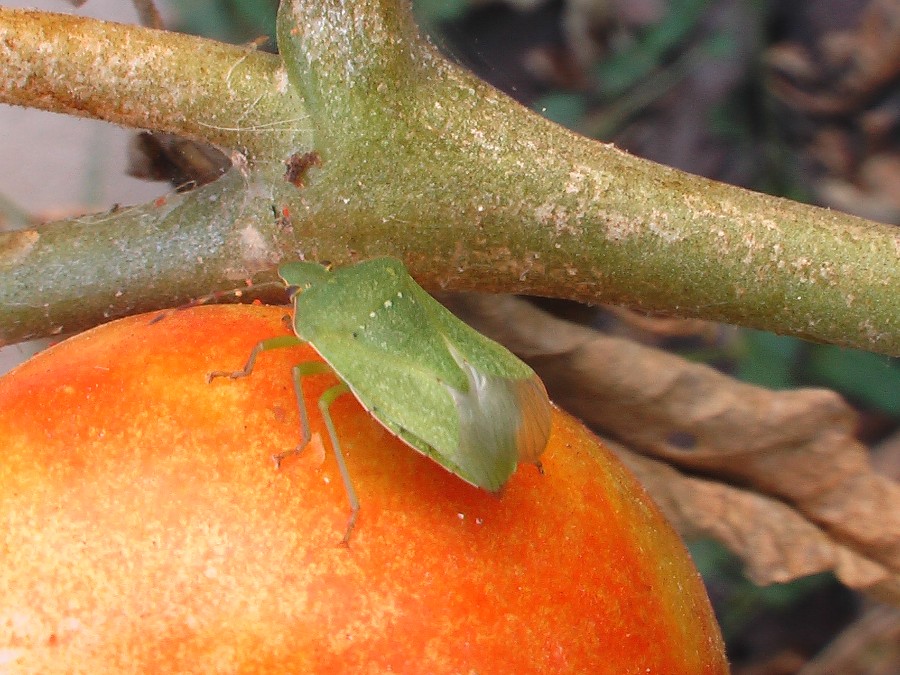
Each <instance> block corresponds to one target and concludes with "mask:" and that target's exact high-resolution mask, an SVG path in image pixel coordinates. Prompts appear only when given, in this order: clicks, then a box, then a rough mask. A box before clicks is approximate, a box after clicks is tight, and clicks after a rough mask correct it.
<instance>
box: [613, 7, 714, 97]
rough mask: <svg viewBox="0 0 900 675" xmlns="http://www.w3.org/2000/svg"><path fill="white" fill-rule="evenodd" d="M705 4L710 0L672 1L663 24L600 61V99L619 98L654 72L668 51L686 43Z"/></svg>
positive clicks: (650, 29) (657, 25)
mask: <svg viewBox="0 0 900 675" xmlns="http://www.w3.org/2000/svg"><path fill="white" fill-rule="evenodd" d="M708 4H709V0H672V2H670V3H669V5H670V6H669V13H668V14H666V16H665V18H664V19H663V20H662V21H660V22H659V23H658V24H656V25H655V26H653V27H652V28H649V29H648V30H647V32H645V33H644V34H643V35H642V36H641V37H640V38H638V39H637V40H636V41H635V43H634V44H632V45H631V46H630V47H628V48H627V49H624V50H623V51H620V52H618V53H617V54H614V55H612V56H611V57H610V58H608V59H605V60H604V61H602V62H601V63H600V64H599V65H598V66H597V69H596V71H595V74H596V76H597V78H598V79H599V81H600V83H601V84H600V93H601V95H602V96H603V98H604V99H605V100H615V99H616V98H618V97H620V96H621V95H622V94H623V93H624V92H625V91H627V90H628V89H630V88H631V87H633V86H634V85H635V84H637V83H638V82H640V81H641V80H644V79H645V78H646V77H647V76H648V75H649V74H650V73H651V72H652V71H653V70H655V69H656V67H657V66H658V65H659V64H660V63H661V62H662V61H663V60H664V57H665V55H666V53H667V52H669V51H670V50H672V49H675V48H677V47H678V46H679V45H683V44H685V43H686V42H687V36H688V35H689V34H690V32H691V31H693V30H694V28H695V27H696V25H697V22H698V21H699V20H700V18H701V17H702V16H703V12H704V11H705V9H706V6H707V5H708Z"/></svg>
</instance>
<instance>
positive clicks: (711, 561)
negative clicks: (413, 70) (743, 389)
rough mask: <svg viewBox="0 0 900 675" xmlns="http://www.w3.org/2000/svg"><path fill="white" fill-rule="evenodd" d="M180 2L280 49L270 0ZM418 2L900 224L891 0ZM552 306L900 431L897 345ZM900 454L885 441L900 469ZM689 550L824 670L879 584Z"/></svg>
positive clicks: (553, 100)
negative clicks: (753, 577) (892, 352)
mask: <svg viewBox="0 0 900 675" xmlns="http://www.w3.org/2000/svg"><path fill="white" fill-rule="evenodd" d="M167 4H168V9H170V10H174V15H175V16H176V17H177V18H176V19H175V20H174V25H170V28H174V29H177V30H183V31H186V32H191V33H197V34H202V35H207V36H210V37H215V38H218V39H222V40H226V41H230V42H249V41H252V40H255V39H257V38H259V37H260V36H268V37H269V40H268V42H267V43H266V44H265V45H263V47H262V48H263V49H274V44H275V43H274V37H273V33H274V15H275V8H276V6H277V2H276V0H190V1H188V0H173V1H171V2H169V3H167ZM415 6H416V12H417V15H418V17H419V20H420V22H421V23H422V25H423V26H424V27H425V28H426V30H427V31H428V32H429V34H430V35H431V36H432V38H433V39H434V40H435V42H436V43H437V44H438V45H439V46H440V47H441V48H442V49H443V50H444V51H445V52H446V53H448V54H449V55H450V56H451V57H452V58H454V59H456V60H457V61H459V62H460V63H462V64H463V65H465V66H467V67H469V68H471V69H472V70H474V71H475V72H476V73H478V74H479V75H480V76H481V77H483V78H484V79H486V80H488V81H489V82H491V83H492V84H494V85H495V86H496V87H498V88H499V89H501V90H503V91H505V92H506V93H508V94H509V95H511V96H513V97H514V98H516V99H517V100H519V101H520V102H521V103H523V104H524V105H526V106H529V107H530V108H532V109H534V110H535V111H537V112H539V113H540V114H542V115H545V116H546V117H549V118H550V119H553V120H555V121H557V122H559V123H560V124H564V125H566V126H568V127H570V128H572V129H574V130H576V131H579V132H581V133H583V134H585V135H586V136H590V137H593V138H598V139H601V140H604V141H608V142H613V143H615V144H616V145H618V146H620V147H622V148H624V149H626V150H628V151H629V152H631V153H633V154H636V155H640V156H643V157H646V158H649V159H652V160H654V161H658V162H661V163H663V164H667V165H669V166H674V167H678V168H681V169H684V170H686V171H690V172H692V173H696V174H700V175H704V176H707V177H709V178H714V179H717V180H722V181H726V182H729V183H733V184H737V185H742V186H745V187H748V188H751V189H755V190H760V191H765V192H769V193H772V194H777V195H781V196H785V197H788V198H791V199H795V200H800V201H807V202H811V203H817V204H820V205H823V206H828V207H832V208H837V209H842V210H845V211H849V212H853V213H857V214H858V215H862V216H864V217H867V218H871V219H874V220H879V221H882V222H886V223H893V224H900V153H898V140H900V65H898V62H897V61H896V56H897V53H898V51H897V49H896V41H897V40H898V39H900V37H898V36H897V35H896V31H894V32H893V33H892V32H890V31H889V30H886V29H885V26H890V25H897V24H900V6H898V4H897V3H896V2H891V1H887V2H885V1H883V0H819V1H816V2H813V1H812V0H807V1H805V2H796V3H780V2H775V1H774V0H743V1H740V0H668V1H667V0H507V1H505V2H501V1H499V0H498V1H494V2H491V1H489V0H481V1H478V0H417V1H416V2H415ZM892 61H893V63H892ZM553 304H554V306H555V307H556V309H557V310H558V311H560V312H562V313H565V314H566V315H567V316H568V317H569V318H571V316H572V315H577V316H578V317H579V318H580V320H582V321H583V322H585V323H588V324H590V325H593V326H596V327H600V328H603V329H605V330H612V331H613V332H617V333H619V334H622V333H625V334H628V335H629V336H631V337H633V338H635V339H639V340H641V341H643V342H645V343H651V344H655V345H656V346H659V347H662V348H668V349H673V350H675V351H678V352H679V353H681V354H683V355H685V356H687V357H688V358H692V359H697V360H702V361H705V362H707V363H710V364H711V365H714V366H715V367H717V368H719V369H721V370H724V371H725V372H728V373H730V374H732V375H734V376H735V377H737V378H740V379H743V380H745V381H748V382H752V383H755V384H759V385H762V386H765V387H769V388H773V389H786V388H796V387H804V386H824V387H829V388H832V389H835V390H836V391H838V392H840V393H841V394H843V395H844V396H845V397H846V398H847V399H848V400H849V401H850V402H851V403H853V404H854V405H855V406H856V407H857V408H858V410H859V413H860V424H859V436H860V438H862V439H863V440H864V441H866V442H867V443H870V444H873V445H876V444H878V442H879V441H882V440H883V439H886V438H888V437H890V436H891V435H892V434H897V433H898V424H900V363H898V360H896V359H889V358H885V357H881V356H877V355H873V354H869V353H864V352H857V351H852V350H846V349H840V348H837V347H833V346H825V345H816V344H811V343H807V342H803V341H800V340H796V339H793V338H785V337H780V336H776V335H772V334H768V333H762V332H759V331H752V330H741V329H734V328H733V327H727V326H715V327H712V328H711V327H710V326H708V325H706V326H703V327H701V328H696V329H684V327H682V328H681V329H679V330H676V331H669V330H647V328H646V326H643V325H635V324H630V323H629V322H628V321H625V322H624V324H623V322H622V321H621V318H620V316H621V315H620V314H614V315H611V314H610V313H609V312H608V311H607V310H605V309H603V308H597V309H591V310H585V309H584V308H573V307H568V306H565V305H562V304H560V303H553ZM667 325H668V324H667ZM692 325H694V324H692ZM896 445H897V444H896V443H895V444H894V446H896ZM894 455H895V456H894V457H893V458H882V459H883V463H884V464H885V465H886V466H888V467H893V469H892V470H893V472H894V477H895V478H897V473H896V472H897V470H898V462H897V458H896V451H894ZM876 459H878V458H876ZM889 470H891V469H889ZM691 550H692V553H693V555H694V557H695V559H696V561H697V563H698V566H699V567H700V568H701V571H702V572H703V573H704V577H705V579H706V581H707V585H708V588H709V590H710V594H711V597H712V598H713V601H714V604H715V606H716V610H717V612H718V615H719V618H720V621H721V623H722V627H723V631H724V633H725V636H726V639H727V642H728V648H729V655H730V658H731V659H732V662H733V664H734V669H735V672H736V673H793V672H801V671H802V672H803V673H807V672H809V673H812V672H820V671H818V670H815V668H816V666H815V664H814V663H813V661H812V660H814V656H815V655H816V654H817V653H818V652H820V651H821V650H822V649H823V648H825V647H826V646H827V645H828V644H829V642H830V641H832V640H833V639H834V637H835V636H836V635H837V634H838V633H839V631H841V629H843V628H845V627H846V626H848V625H850V624H851V623H852V622H853V621H854V620H855V619H856V618H857V617H858V616H859V615H860V614H861V613H862V611H863V609H864V604H865V601H863V600H862V599H861V598H859V597H857V596H856V595H855V594H854V593H853V592H852V591H849V590H847V589H846V588H845V587H843V586H842V585H841V584H839V583H838V582H837V581H835V579H834V578H833V577H832V576H831V575H827V574H826V575H818V576H814V577H808V578H805V579H802V580H799V581H796V582H793V583H790V584H781V585H774V586H770V587H767V588H759V587H756V586H754V585H753V584H751V583H750V582H749V581H747V580H746V579H745V578H743V577H742V575H741V574H740V564H739V562H738V561H736V560H735V559H734V558H733V557H731V556H730V555H729V554H728V553H727V552H726V551H725V550H724V549H723V548H722V547H721V546H719V545H718V544H716V543H714V542H705V541H704V542H694V543H692V544H691ZM894 654H895V655H897V654H896V650H895V652H894ZM892 662H893V657H892V656H891V655H888V656H887V660H885V659H884V658H882V659H881V660H880V661H878V660H876V661H875V662H873V663H874V664H875V665H872V666H871V669H869V670H866V669H858V670H857V669H854V670H852V672H860V673H862V672H871V673H877V672H885V673H887V672H900V664H897V663H896V662H893V665H890V664H891V663H892ZM886 663H887V664H889V665H887V669H885V665H884V664H886ZM879 664H880V665H879ZM894 666H896V667H897V668H898V670H897V671H894V670H892V668H893V667H894Z"/></svg>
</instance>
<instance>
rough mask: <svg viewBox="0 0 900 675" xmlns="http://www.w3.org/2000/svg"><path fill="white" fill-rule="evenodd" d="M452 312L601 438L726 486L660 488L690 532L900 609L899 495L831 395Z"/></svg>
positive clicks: (656, 484) (546, 320) (538, 324)
mask: <svg viewBox="0 0 900 675" xmlns="http://www.w3.org/2000/svg"><path fill="white" fill-rule="evenodd" d="M448 304H450V305H451V307H452V308H453V309H454V310H457V311H460V313H461V314H462V315H463V316H464V318H466V319H467V320H469V321H471V322H473V323H474V325H476V327H478V328H479V330H482V331H483V332H485V333H486V334H488V335H490V336H492V337H494V338H495V339H498V340H499V341H501V342H503V343H504V344H507V345H508V346H509V347H510V348H511V349H512V350H513V351H515V352H516V353H518V354H520V355H521V356H522V357H523V358H525V359H526V360H527V361H529V362H530V363H531V364H532V365H533V366H534V367H535V369H536V370H537V371H538V372H539V373H540V375H541V377H542V378H543V379H544V381H545V383H546V384H547V387H548V390H550V392H551V396H552V397H553V398H554V400H555V401H556V402H557V403H558V404H560V405H561V406H563V407H564V408H566V409H567V410H569V411H570V412H572V413H574V414H575V415H578V416H579V417H581V419H583V420H584V421H585V422H587V423H588V424H590V425H592V426H593V427H595V428H596V429H598V430H600V432H601V433H603V434H606V435H608V436H611V437H613V438H615V439H617V440H619V441H621V442H622V443H624V444H625V445H627V446H628V447H629V448H631V449H633V450H636V451H638V452H640V453H642V454H644V455H648V456H652V457H655V458H657V459H660V460H663V461H664V462H665V463H667V464H670V465H672V467H678V468H679V469H680V470H682V471H689V472H691V473H693V474H697V475H703V476H705V477H714V478H715V479H717V480H718V481H719V482H718V483H715V482H712V481H710V480H700V479H699V478H688V477H683V478H684V481H688V482H687V483H685V482H683V481H676V480H675V476H676V475H680V474H676V473H672V474H666V475H664V477H663V478H662V479H659V480H653V481H650V482H651V484H652V485H653V487H652V488H651V490H652V492H653V494H654V496H655V497H656V499H657V501H659V502H660V503H661V504H664V505H666V504H667V505H669V506H668V507H667V510H668V511H669V512H670V514H669V515H670V516H671V517H672V518H673V520H675V521H676V523H679V525H680V527H681V528H682V529H683V530H684V531H686V532H703V533H707V534H711V535H714V536H715V537H716V538H717V539H720V540H722V541H723V542H725V543H726V544H727V545H729V546H730V547H731V548H732V549H733V550H735V551H736V552H737V553H739V554H740V555H741V556H742V557H743V559H744V560H745V561H746V563H747V565H748V570H749V573H750V574H751V575H752V576H753V577H754V578H756V579H758V580H766V581H776V580H779V581H784V580H786V579H789V578H794V577H797V576H802V575H805V574H810V573H812V572H813V571H822V570H823V569H833V570H834V571H835V572H836V573H837V574H838V576H840V578H841V579H843V580H844V582H845V583H847V584H848V585H850V586H854V587H857V588H866V589H869V590H871V591H874V592H877V593H878V594H880V595H883V596H888V597H891V598H893V599H894V600H895V601H898V602H900V577H898V573H900V485H898V484H897V483H896V482H894V481H892V480H890V479H889V478H887V477H886V476H881V475H878V474H877V473H875V472H874V471H873V470H872V468H871V466H870V464H869V459H868V451H867V448H866V447H865V446H863V445H862V444H861V443H859V442H858V441H857V440H856V439H855V438H854V436H853V430H854V425H855V413H854V412H853V410H852V409H851V408H850V407H849V406H848V405H847V404H846V403H845V402H844V401H843V400H842V399H841V398H840V396H838V395H837V394H835V393H834V392H831V391H827V390H819V389H806V390H796V391H778V392H774V391H768V390H765V389H762V388H759V387H755V386H752V385H748V384H744V383H741V382H738V381H736V380H734V379H733V378H730V377H728V376H726V375H723V374H721V373H719V372H717V371H715V370H714V369H712V368H709V367H708V366H705V365H702V364H696V363H690V362H688V361H686V360H684V359H682V358H680V357H677V356H674V355H671V354H667V353H664V352H660V351H658V350H654V349H649V348H647V347H643V346H641V345H638V344H634V343H631V342H627V341H624V340H620V339H617V338H611V337H607V336H604V335H602V334H599V333H597V332H596V331H593V330H591V329H589V328H585V327H583V326H580V325H577V324H573V323H570V322H567V321H563V320H560V319H557V318H555V317H553V316H551V315H549V314H547V313H546V312H543V311H541V310H539V309H537V308H535V307H533V306H532V305H530V304H529V303H527V302H524V301H522V300H518V299H516V298H511V297H504V298H498V297H488V296H477V295H472V296H464V297H455V298H454V299H453V300H452V301H451V302H449V303H448ZM670 471H673V472H674V471H675V469H674V468H670ZM701 487H702V489H701ZM698 494H699V495H700V496H697V495H698ZM691 495H694V496H693V497H691ZM676 507H677V508H676Z"/></svg>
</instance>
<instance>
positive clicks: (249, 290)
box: [150, 281, 291, 325]
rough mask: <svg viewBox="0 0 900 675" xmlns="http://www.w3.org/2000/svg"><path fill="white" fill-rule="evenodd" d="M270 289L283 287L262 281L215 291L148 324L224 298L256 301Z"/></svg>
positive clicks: (154, 318)
mask: <svg viewBox="0 0 900 675" xmlns="http://www.w3.org/2000/svg"><path fill="white" fill-rule="evenodd" d="M270 289H271V290H274V289H278V290H280V291H284V290H285V286H284V283H283V282H281V281H264V282H262V283H259V284H248V285H247V286H246V287H244V288H231V289H228V290H225V291H215V292H214V293H209V294H207V295H202V296H200V297H199V298H195V299H193V300H191V301H190V302H186V303H184V304H183V305H179V306H178V307H173V308H172V309H167V310H165V311H164V312H161V313H159V314H157V315H156V316H155V317H153V318H152V319H151V320H150V324H151V325H152V324H154V323H157V322H159V321H162V320H163V319H165V318H166V317H167V316H169V315H170V314H172V312H181V311H183V310H185V309H191V308H192V307H199V306H201V305H209V304H212V303H216V302H219V301H221V300H224V299H225V298H234V299H235V301H236V302H244V296H248V297H249V300H250V301H253V300H258V299H259V296H260V295H262V294H263V293H265V292H266V291H268V290H270ZM290 297H291V294H289V295H288V298H290Z"/></svg>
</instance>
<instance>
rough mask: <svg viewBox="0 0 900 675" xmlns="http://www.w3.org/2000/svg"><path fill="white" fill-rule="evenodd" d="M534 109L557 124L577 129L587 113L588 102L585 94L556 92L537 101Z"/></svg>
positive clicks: (533, 106)
mask: <svg viewBox="0 0 900 675" xmlns="http://www.w3.org/2000/svg"><path fill="white" fill-rule="evenodd" d="M532 109H533V110H534V111H535V112H537V113H538V114H540V115H543V116H544V117H546V118H547V119H550V120H553V121H554V122H556V123H557V124H562V125H563V126H564V127H568V128H569V129H577V128H578V125H579V123H580V122H581V120H582V119H583V118H584V115H585V113H586V112H587V100H586V99H585V97H584V95H583V94H575V93H566V92H554V93H551V94H547V95H545V96H541V97H540V98H539V99H537V100H536V101H535V102H534V104H533V105H532Z"/></svg>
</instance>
